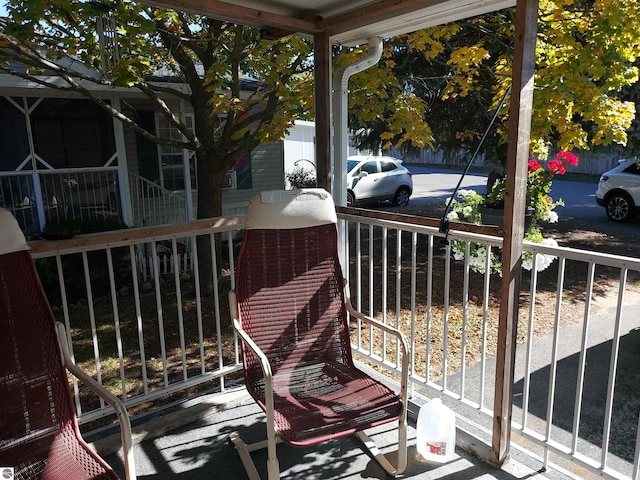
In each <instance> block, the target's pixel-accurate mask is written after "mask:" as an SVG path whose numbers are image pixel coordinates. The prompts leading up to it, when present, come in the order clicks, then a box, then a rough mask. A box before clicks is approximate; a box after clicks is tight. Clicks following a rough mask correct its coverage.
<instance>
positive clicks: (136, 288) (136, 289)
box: [129, 244, 149, 395]
mask: <svg viewBox="0 0 640 480" xmlns="http://www.w3.org/2000/svg"><path fill="white" fill-rule="evenodd" d="M129 257H130V262H131V281H132V283H133V298H134V301H135V308H136V330H137V332H138V348H139V349H140V365H141V367H142V390H143V392H144V394H145V395H147V394H148V393H149V381H148V378H147V359H146V354H145V351H144V328H143V326H142V308H141V307H140V282H139V279H138V270H137V261H136V248H135V246H134V245H133V244H131V245H129ZM145 279H146V275H145Z"/></svg>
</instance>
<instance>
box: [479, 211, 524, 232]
mask: <svg viewBox="0 0 640 480" xmlns="http://www.w3.org/2000/svg"><path fill="white" fill-rule="evenodd" d="M478 211H479V212H480V217H481V219H482V224H483V225H496V226H498V227H502V226H504V207H488V206H486V205H478ZM532 223H533V208H527V211H526V212H525V215H524V231H525V232H528V231H529V230H530V229H531V225H532Z"/></svg>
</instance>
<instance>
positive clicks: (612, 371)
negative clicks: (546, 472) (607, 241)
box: [601, 268, 627, 469]
mask: <svg viewBox="0 0 640 480" xmlns="http://www.w3.org/2000/svg"><path fill="white" fill-rule="evenodd" d="M626 285H627V269H626V268H622V269H620V283H619V285H618V304H617V305H616V323H615V328H614V332H613V338H612V339H611V359H610V361H609V381H608V383H607V404H606V407H605V413H604V415H605V416H604V430H603V432H602V458H601V464H602V468H603V469H604V468H606V466H607V453H609V437H610V435H611V412H612V410H613V393H614V390H615V387H616V372H617V370H618V353H619V351H620V329H621V324H622V310H623V308H622V307H623V302H624V291H625V288H626Z"/></svg>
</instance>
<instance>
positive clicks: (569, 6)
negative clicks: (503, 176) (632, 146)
mask: <svg viewBox="0 0 640 480" xmlns="http://www.w3.org/2000/svg"><path fill="white" fill-rule="evenodd" d="M513 31H514V30H513V10H511V9H508V10H501V11H498V12H493V13H489V14H486V15H482V16H480V17H476V18H472V19H466V20H461V21H458V22H455V23H452V24H448V25H442V26H437V27H433V28H429V29H424V30H420V31H417V32H415V33H412V34H407V35H401V36H398V37H395V38H393V39H391V40H390V41H388V42H387V43H386V46H385V52H384V58H383V60H382V61H381V62H380V64H379V69H378V71H373V70H367V71H366V72H364V73H361V74H359V75H358V76H356V77H355V78H356V80H358V81H360V82H362V83H363V84H366V85H376V81H375V80H373V79H371V78H369V77H370V76H371V75H376V76H377V77H378V78H379V79H381V80H382V79H385V80H386V81H387V83H385V89H386V91H389V92H395V93H396V94H398V92H401V93H404V94H406V93H407V92H408V93H411V94H414V95H415V96H416V97H417V98H416V99H414V100H413V104H414V105H415V104H418V105H420V108H421V109H422V112H423V113H424V115H425V120H426V123H427V126H424V127H422V129H421V131H420V133H421V134H422V135H424V140H425V142H426V144H428V145H432V146H435V148H442V149H452V150H455V149H459V148H468V149H469V148H471V147H472V146H475V145H476V143H477V142H478V140H479V139H480V138H481V136H482V134H483V133H484V131H485V129H486V128H487V125H488V124H489V119H490V117H491V115H492V113H493V111H494V109H495V108H497V106H498V104H499V101H500V99H501V98H502V97H503V95H504V94H505V92H506V91H507V89H508V87H509V85H511V64H512V46H513ZM639 50H640V5H639V2H638V1H637V0H630V1H625V2H619V1H613V0H541V1H540V4H539V21H538V36H537V50H536V52H537V64H536V76H535V91H534V105H533V110H532V127H531V130H532V131H531V153H532V154H533V155H536V156H539V157H542V158H544V157H546V156H547V155H548V154H549V152H550V151H552V150H574V149H585V150H586V149H589V148H592V147H596V146H601V145H611V144H620V145H624V144H625V143H626V142H627V140H628V131H629V129H630V127H631V126H632V122H633V120H634V118H635V105H634V102H633V100H634V97H633V95H632V94H633V93H634V92H636V91H637V90H634V89H633V88H632V87H631V86H633V85H635V84H636V82H637V81H638V65H637V62H636V58H637V56H638V52H639ZM361 76H362V77H364V76H367V77H368V78H367V79H366V80H363V79H360V77H361ZM636 96H637V95H636ZM356 102H357V100H356V99H353V104H352V107H353V109H352V112H353V113H352V115H351V119H352V124H351V126H352V129H353V131H354V132H356V135H357V138H358V140H359V142H360V144H361V145H363V146H367V147H369V148H373V149H374V150H375V149H376V148H379V147H381V148H388V147H389V146H390V145H391V143H389V142H388V141H387V140H388V139H391V138H394V137H393V135H392V133H393V132H394V130H393V128H392V127H391V125H392V124H393V118H392V117H391V116H385V115H378V116H377V117H375V118H372V116H371V115H369V111H371V109H373V108H378V109H381V108H382V107H381V106H378V107H373V106H369V105H368V104H367V103H366V101H362V102H360V103H356ZM508 105H509V103H508V101H507V102H506V103H505V105H504V106H503V107H502V109H501V111H500V116H499V120H498V124H497V125H496V127H494V130H493V131H492V132H491V135H490V136H489V139H488V141H487V142H486V145H485V152H486V153H487V154H488V158H489V159H490V160H492V159H493V160H494V161H496V162H497V161H498V160H497V159H504V157H505V153H506V146H505V142H506V138H507V129H508V123H507V121H508ZM633 131H635V130H632V132H633ZM418 146H420V145H419V144H418Z"/></svg>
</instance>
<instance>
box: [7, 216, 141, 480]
mask: <svg viewBox="0 0 640 480" xmlns="http://www.w3.org/2000/svg"><path fill="white" fill-rule="evenodd" d="M28 248H29V247H28V246H27V244H26V242H25V238H24V235H23V234H22V232H21V231H20V228H19V226H18V223H17V222H16V220H15V219H14V218H13V216H12V215H11V213H10V212H8V211H7V210H3V209H0V412H1V413H0V466H2V467H13V468H14V475H15V477H12V478H15V479H29V480H30V479H45V480H82V479H87V480H88V479H91V480H107V479H117V478H119V477H118V475H116V473H115V472H114V471H113V470H112V469H111V467H109V466H108V465H107V464H106V463H105V462H104V461H103V460H102V459H101V458H100V457H99V456H98V455H97V454H96V453H95V452H93V451H92V450H91V449H90V448H89V446H88V445H87V444H86V443H85V442H84V441H83V440H82V437H81V436H80V431H79V430H78V423H77V419H76V416H75V411H74V407H73V404H72V400H71V392H70V386H69V381H68V379H67V373H66V371H65V369H64V367H65V366H66V367H67V369H69V371H71V373H73V374H74V375H76V376H77V377H78V378H80V379H81V380H82V381H83V382H84V383H87V384H88V386H89V387H90V388H91V389H92V390H94V391H95V392H96V393H98V394H100V395H101V396H102V397H103V398H104V399H105V401H107V402H108V403H110V404H111V405H112V406H113V407H114V408H115V409H116V413H117V416H118V419H119V420H120V424H121V431H122V440H123V445H124V459H125V460H124V463H125V470H126V472H127V476H126V478H127V480H134V479H135V468H134V464H133V457H132V448H131V445H132V444H131V426H130V423H129V418H128V416H127V412H126V410H125V409H124V406H123V405H122V403H121V402H120V400H119V399H118V398H116V397H114V396H113V395H111V394H110V393H109V392H107V391H106V390H105V389H104V388H103V387H102V386H100V385H99V384H98V383H97V382H96V381H95V380H93V379H92V378H91V377H89V376H88V375H86V374H85V373H84V372H82V371H81V370H80V369H79V368H78V367H76V366H75V365H74V364H73V362H72V361H71V358H70V356H69V351H68V344H67V337H66V334H65V332H64V327H62V326H61V325H60V324H58V325H60V327H61V328H58V332H57V333H58V334H59V335H60V336H59V338H60V339H61V340H62V341H60V342H58V337H57V333H56V322H55V320H54V316H53V313H52V312H51V309H50V308H49V303H48V302H47V298H46V296H45V294H44V291H43V290H42V285H41V284H40V280H39V278H38V274H37V272H36V269H35V265H34V263H33V260H32V258H31V255H30V253H29V251H28Z"/></svg>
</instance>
